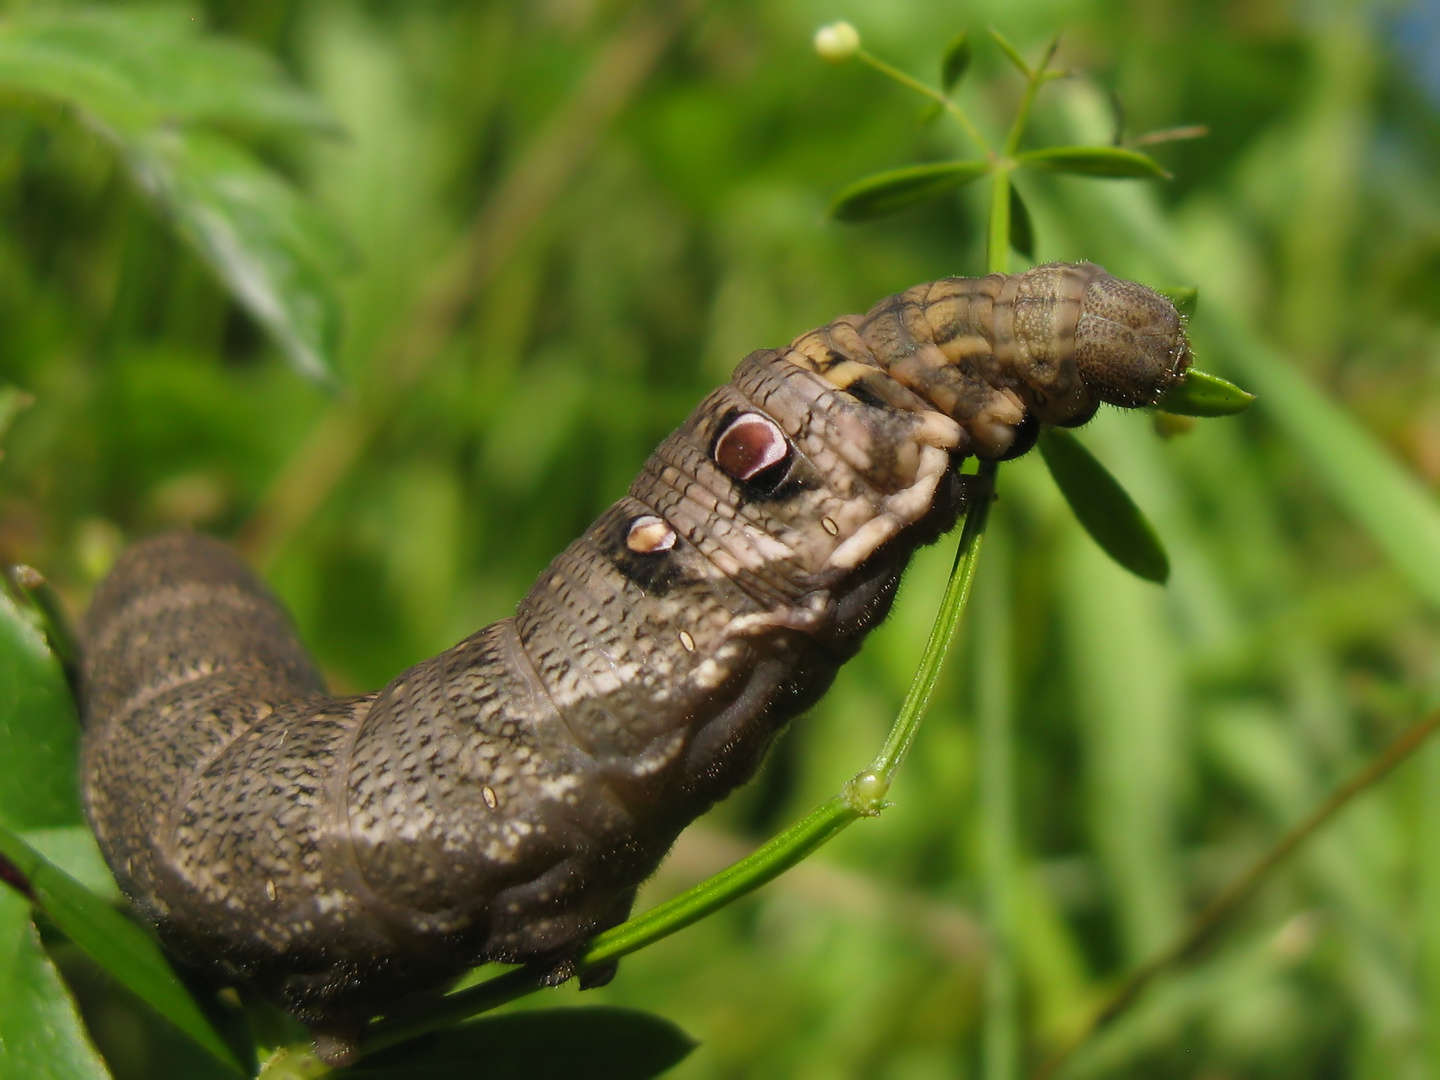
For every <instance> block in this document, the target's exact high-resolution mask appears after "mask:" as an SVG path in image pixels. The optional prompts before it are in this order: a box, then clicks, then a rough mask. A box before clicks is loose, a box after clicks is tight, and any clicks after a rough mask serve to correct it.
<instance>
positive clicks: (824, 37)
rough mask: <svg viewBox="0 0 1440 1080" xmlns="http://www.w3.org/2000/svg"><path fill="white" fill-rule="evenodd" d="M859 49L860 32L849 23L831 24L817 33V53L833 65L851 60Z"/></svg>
mask: <svg viewBox="0 0 1440 1080" xmlns="http://www.w3.org/2000/svg"><path fill="white" fill-rule="evenodd" d="M859 48H860V31H858V30H856V29H855V27H853V26H851V25H850V24H849V23H848V22H834V23H829V24H828V25H826V26H822V27H820V29H819V30H816V31H815V51H816V52H817V53H819V54H820V59H822V60H828V61H830V63H832V64H838V63H841V62H842V61H845V60H849V59H850V57H852V56H854V55H855V52H856V50H858V49H859Z"/></svg>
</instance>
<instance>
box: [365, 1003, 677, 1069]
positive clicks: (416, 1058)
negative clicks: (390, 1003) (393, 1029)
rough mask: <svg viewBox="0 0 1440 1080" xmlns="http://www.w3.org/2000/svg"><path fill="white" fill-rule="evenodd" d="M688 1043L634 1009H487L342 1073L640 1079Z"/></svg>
mask: <svg viewBox="0 0 1440 1080" xmlns="http://www.w3.org/2000/svg"><path fill="white" fill-rule="evenodd" d="M694 1048H695V1042H694V1040H692V1039H691V1038H690V1037H689V1036H688V1035H686V1034H685V1033H684V1032H683V1031H681V1030H680V1029H679V1028H678V1027H676V1026H675V1025H674V1024H672V1023H671V1022H670V1021H668V1020H664V1019H661V1018H660V1017H658V1016H652V1015H650V1014H649V1013H643V1012H638V1011H636V1010H633V1009H616V1008H588V1009H545V1010H540V1011H535V1012H518V1013H510V1014H508V1015H505V1016H493V1017H488V1018H486V1019H483V1020H477V1021H474V1022H473V1023H469V1024H465V1025H463V1026H461V1027H456V1028H450V1029H449V1030H446V1031H442V1032H438V1033H437V1034H435V1035H432V1036H427V1037H425V1038H423V1039H417V1040H415V1041H413V1042H408V1043H405V1044H404V1045H402V1046H396V1047H393V1048H391V1049H389V1050H385V1051H382V1052H380V1053H378V1054H374V1055H372V1056H370V1057H367V1058H366V1059H365V1060H363V1061H362V1062H360V1064H359V1065H356V1066H353V1067H351V1068H349V1069H342V1070H340V1072H339V1073H338V1076H339V1077H344V1078H346V1080H351V1078H354V1080H360V1078H362V1077H363V1078H366V1080H391V1078H393V1080H399V1078H401V1077H406V1078H417V1080H418V1078H427V1080H428V1078H434V1080H445V1078H448V1077H455V1078H457V1080H458V1078H460V1077H466V1078H470V1077H476V1076H479V1075H482V1073H481V1072H480V1071H479V1070H478V1069H477V1063H482V1062H483V1064H484V1069H483V1076H484V1078H485V1080H548V1078H551V1077H554V1078H556V1080H575V1078H576V1077H582V1076H583V1077H585V1078H586V1080H644V1078H646V1077H651V1076H659V1075H660V1074H661V1073H663V1072H665V1071H666V1070H667V1069H669V1068H671V1067H672V1066H674V1065H675V1064H677V1063H678V1062H680V1061H682V1060H684V1058H685V1057H686V1056H687V1055H688V1054H689V1053H690V1051H691V1050H693V1049H694Z"/></svg>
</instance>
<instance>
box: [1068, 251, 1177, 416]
mask: <svg viewBox="0 0 1440 1080" xmlns="http://www.w3.org/2000/svg"><path fill="white" fill-rule="evenodd" d="M1190 362H1191V357H1190V343H1189V342H1188V341H1187V340H1186V338H1185V327H1184V325H1183V323H1182V322H1181V319H1180V313H1179V312H1177V311H1176V310H1175V305H1174V304H1172V303H1171V302H1170V301H1169V300H1167V299H1166V298H1165V297H1163V296H1161V295H1160V294H1159V293H1157V292H1155V291H1154V290H1153V289H1147V288H1146V287H1145V286H1144V285H1137V284H1136V283H1135V282H1133V281H1123V280H1121V279H1120V278H1114V277H1110V276H1109V275H1108V274H1107V275H1105V276H1103V277H1099V278H1096V279H1095V280H1093V281H1091V282H1090V284H1089V285H1088V286H1086V289H1085V296H1084V299H1083V301H1082V302H1081V309H1080V324H1079V326H1078V327H1076V331H1075V363H1076V366H1077V367H1078V368H1079V371H1080V378H1081V379H1082V380H1083V381H1084V383H1085V385H1086V387H1087V388H1088V389H1089V390H1090V392H1091V393H1092V394H1094V395H1095V396H1096V397H1097V398H1099V399H1100V400H1101V401H1107V402H1109V403H1110V404H1111V405H1120V406H1123V407H1125V408H1137V407H1139V406H1141V405H1153V404H1154V403H1155V402H1157V401H1159V400H1160V397H1161V395H1163V394H1164V393H1165V391H1167V390H1169V389H1170V388H1171V387H1172V386H1174V385H1175V384H1176V383H1177V382H1178V381H1179V380H1180V377H1181V376H1182V375H1183V374H1184V373H1185V369H1186V368H1188V367H1189V366H1190Z"/></svg>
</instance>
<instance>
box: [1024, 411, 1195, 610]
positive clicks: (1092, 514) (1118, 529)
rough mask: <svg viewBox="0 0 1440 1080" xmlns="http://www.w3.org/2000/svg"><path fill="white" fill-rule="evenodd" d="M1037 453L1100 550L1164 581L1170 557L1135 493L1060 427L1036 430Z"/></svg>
mask: <svg viewBox="0 0 1440 1080" xmlns="http://www.w3.org/2000/svg"><path fill="white" fill-rule="evenodd" d="M1040 455H1041V456H1042V457H1043V458H1044V459H1045V464H1046V465H1047V466H1048V467H1049V469H1050V475H1051V476H1053V477H1054V478H1055V483H1056V485H1057V486H1058V487H1059V488H1060V493H1061V494H1062V495H1064V496H1065V501H1066V502H1067V503H1069V504H1070V509H1071V510H1073V511H1074V512H1075V516H1076V518H1078V519H1079V521H1080V524H1081V525H1083V526H1084V527H1085V531H1086V532H1088V533H1089V534H1090V536H1091V538H1092V539H1094V541H1095V543H1097V544H1099V545H1100V548H1101V550H1102V551H1104V552H1105V553H1106V554H1107V555H1109V556H1110V557H1111V558H1112V559H1114V560H1115V561H1116V562H1117V563H1119V564H1120V565H1121V566H1123V567H1124V568H1125V569H1126V570H1129V571H1130V572H1131V573H1132V574H1134V575H1136V576H1137V577H1142V578H1144V579H1145V580H1146V581H1154V582H1158V583H1159V584H1162V585H1163V584H1164V583H1165V581H1166V580H1167V579H1168V578H1169V577H1170V559H1169V557H1168V556H1167V555H1166V554H1165V548H1164V546H1163V545H1162V544H1161V543H1160V537H1159V536H1158V535H1157V534H1156V532H1155V527H1154V526H1153V525H1151V524H1150V522H1149V521H1148V520H1147V519H1146V517H1145V515H1144V514H1142V513H1141V512H1140V508H1139V507H1138V506H1136V505H1135V502H1134V500H1133V499H1131V498H1130V495H1129V494H1128V493H1127V492H1126V491H1125V489H1124V488H1123V487H1121V486H1120V482H1119V481H1118V480H1116V479H1115V478H1114V477H1113V476H1111V475H1110V472H1109V470H1107V469H1106V468H1105V466H1104V465H1101V464H1100V462H1099V461H1098V460H1096V458H1095V456H1094V455H1093V454H1091V453H1090V451H1089V450H1086V449H1085V447H1084V446H1083V445H1081V443H1080V440H1079V439H1077V438H1075V436H1074V435H1072V434H1071V433H1070V432H1068V431H1064V430H1062V429H1060V428H1047V429H1046V430H1045V431H1044V432H1043V433H1042V434H1041V436H1040Z"/></svg>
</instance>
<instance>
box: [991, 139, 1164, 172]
mask: <svg viewBox="0 0 1440 1080" xmlns="http://www.w3.org/2000/svg"><path fill="white" fill-rule="evenodd" d="M1015 160H1016V161H1018V162H1019V163H1020V164H1021V165H1025V166H1028V167H1029V168H1032V169H1044V170H1046V171H1047V172H1062V173H1073V174H1075V175H1077V176H1103V177H1110V178H1121V179H1123V178H1134V177H1139V178H1147V179H1154V180H1168V179H1169V178H1170V174H1169V173H1167V172H1166V171H1165V170H1164V169H1163V168H1161V167H1160V163H1159V162H1158V161H1156V160H1155V159H1154V158H1152V157H1150V156H1149V155H1148V154H1142V153H1140V151H1138V150H1127V149H1126V148H1125V147H1123V146H1049V147H1046V148H1044V149H1043V150H1027V151H1025V152H1024V153H1023V154H1019V155H1017V156H1016V159H1015Z"/></svg>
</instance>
